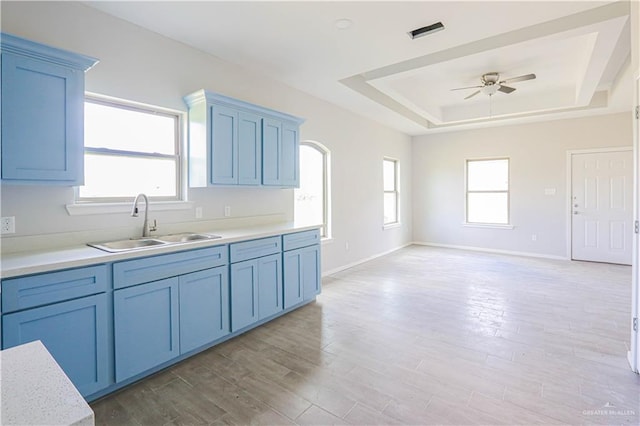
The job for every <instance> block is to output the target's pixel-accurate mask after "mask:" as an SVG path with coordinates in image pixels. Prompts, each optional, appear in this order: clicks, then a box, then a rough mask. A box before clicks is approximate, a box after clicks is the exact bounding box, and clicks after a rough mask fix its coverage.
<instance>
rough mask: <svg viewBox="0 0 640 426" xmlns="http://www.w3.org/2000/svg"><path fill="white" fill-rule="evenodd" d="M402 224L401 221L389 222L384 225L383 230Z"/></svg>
mask: <svg viewBox="0 0 640 426" xmlns="http://www.w3.org/2000/svg"><path fill="white" fill-rule="evenodd" d="M401 226H402V224H401V223H400V222H393V223H387V224H386V225H382V230H383V231H386V230H387V229H393V228H400V227H401Z"/></svg>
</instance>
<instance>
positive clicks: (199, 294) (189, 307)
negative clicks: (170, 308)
mask: <svg viewBox="0 0 640 426" xmlns="http://www.w3.org/2000/svg"><path fill="white" fill-rule="evenodd" d="M179 283H180V285H179V300H180V352H181V353H186V352H189V351H191V350H193V349H196V348H199V347H201V346H204V345H206V344H208V343H211V342H213V341H215V340H217V339H219V338H221V337H223V336H225V335H227V334H229V332H230V327H229V279H228V275H227V267H226V266H221V267H218V268H212V269H207V270H204V271H199V272H194V273H191V274H187V275H183V276H181V277H180V278H179Z"/></svg>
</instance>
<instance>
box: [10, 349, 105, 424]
mask: <svg viewBox="0 0 640 426" xmlns="http://www.w3.org/2000/svg"><path fill="white" fill-rule="evenodd" d="M0 365H1V367H2V368H0V406H1V410H0V423H1V424H3V425H7V426H8V425H78V426H85V425H87V426H88V425H94V424H95V420H94V416H93V410H91V407H89V405H88V404H87V403H86V401H85V400H84V398H83V397H82V395H80V393H79V392H78V390H77V389H76V388H75V387H74V386H73V384H72V383H71V380H69V378H68V377H67V376H66V375H65V374H64V372H63V371H62V368H60V366H59V365H58V364H57V363H56V362H55V360H54V359H53V357H52V356H51V354H49V351H47V349H46V348H45V347H44V345H43V344H42V342H40V341H39V340H38V341H35V342H30V343H27V344H24V345H20V346H16V347H13V348H11V349H7V350H4V351H0Z"/></svg>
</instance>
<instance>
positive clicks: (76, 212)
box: [65, 201, 193, 216]
mask: <svg viewBox="0 0 640 426" xmlns="http://www.w3.org/2000/svg"><path fill="white" fill-rule="evenodd" d="M149 204H150V205H151V209H153V211H169V210H190V209H193V203H192V202H190V201H157V202H151V203H149ZM141 206H142V205H141ZM131 207H132V203H75V204H67V205H66V206H65V208H66V209H67V213H68V214H69V216H86V215H92V214H110V213H130V212H131ZM143 209H144V207H143Z"/></svg>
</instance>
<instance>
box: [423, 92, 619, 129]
mask: <svg viewBox="0 0 640 426" xmlns="http://www.w3.org/2000/svg"><path fill="white" fill-rule="evenodd" d="M608 104H609V94H608V92H607V91H606V90H600V91H598V92H596V93H595V94H594V95H593V97H592V98H591V102H590V103H589V104H588V105H584V106H579V107H568V108H553V109H545V110H539V111H527V112H522V113H516V114H505V115H500V116H497V117H496V116H494V117H484V118H475V119H468V120H459V121H451V122H448V123H445V124H438V125H435V124H434V125H432V126H431V128H432V129H446V128H448V127H456V126H460V125H472V124H478V123H489V122H496V121H507V120H515V119H521V118H533V117H540V116H544V115H552V114H558V113H566V112H578V111H587V110H592V109H598V108H606V107H607V106H608Z"/></svg>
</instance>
